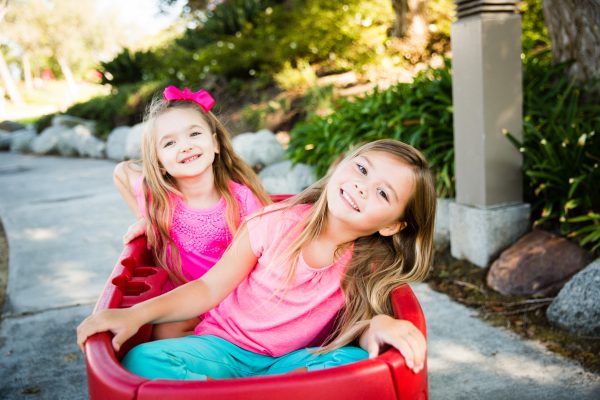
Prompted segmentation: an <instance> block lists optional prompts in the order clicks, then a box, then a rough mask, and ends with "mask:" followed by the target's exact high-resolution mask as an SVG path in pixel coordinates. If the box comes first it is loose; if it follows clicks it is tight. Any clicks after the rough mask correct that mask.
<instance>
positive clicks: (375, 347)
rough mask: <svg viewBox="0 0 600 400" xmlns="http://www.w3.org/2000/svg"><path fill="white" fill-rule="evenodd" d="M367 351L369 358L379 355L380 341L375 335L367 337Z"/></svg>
mask: <svg viewBox="0 0 600 400" xmlns="http://www.w3.org/2000/svg"><path fill="white" fill-rule="evenodd" d="M367 353H369V358H375V357H377V356H378V355H379V343H377V340H375V336H373V335H370V336H369V338H368V339H367Z"/></svg>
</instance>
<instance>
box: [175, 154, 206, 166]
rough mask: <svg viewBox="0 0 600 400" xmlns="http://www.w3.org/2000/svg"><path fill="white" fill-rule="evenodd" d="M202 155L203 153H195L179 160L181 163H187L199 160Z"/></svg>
mask: <svg viewBox="0 0 600 400" xmlns="http://www.w3.org/2000/svg"><path fill="white" fill-rule="evenodd" d="M200 156H201V154H195V155H193V156H190V157H187V158H184V159H183V160H181V161H179V163H180V164H187V163H190V162H192V161H194V160H197V159H199V158H200Z"/></svg>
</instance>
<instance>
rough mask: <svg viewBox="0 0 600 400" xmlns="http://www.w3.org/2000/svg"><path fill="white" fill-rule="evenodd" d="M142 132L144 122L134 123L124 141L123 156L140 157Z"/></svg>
mask: <svg viewBox="0 0 600 400" xmlns="http://www.w3.org/2000/svg"><path fill="white" fill-rule="evenodd" d="M143 134H144V123H143V122H142V123H139V124H137V125H134V126H133V127H132V128H131V130H130V131H129V135H127V141H126V142H125V158H127V159H129V160H141V159H142V135H143Z"/></svg>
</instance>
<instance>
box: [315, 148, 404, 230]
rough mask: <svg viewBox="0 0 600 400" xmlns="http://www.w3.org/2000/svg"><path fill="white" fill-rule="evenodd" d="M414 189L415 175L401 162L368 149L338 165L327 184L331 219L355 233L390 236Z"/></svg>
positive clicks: (398, 226)
mask: <svg viewBox="0 0 600 400" xmlns="http://www.w3.org/2000/svg"><path fill="white" fill-rule="evenodd" d="M414 188H415V176H414V172H413V170H412V169H411V167H410V166H409V165H408V164H407V163H406V162H404V161H402V160H400V159H398V158H397V157H394V156H392V155H390V154H388V153H385V152H382V151H369V152H366V153H364V154H362V155H359V156H357V157H355V158H352V159H350V160H348V161H346V162H344V163H342V164H340V165H339V166H338V167H337V168H336V170H335V172H334V173H333V174H332V175H331V178H330V179H329V182H328V183H327V188H326V190H327V206H328V210H329V213H330V217H331V218H335V219H336V220H338V221H340V222H342V224H343V226H344V227H347V229H351V230H353V231H355V232H356V233H357V234H358V235H359V236H365V235H370V234H372V233H375V232H379V233H380V234H381V235H383V236H390V235H393V234H394V233H396V232H398V231H399V230H400V229H402V228H403V227H404V223H403V222H402V215H403V214H404V211H405V209H406V205H407V204H408V201H409V200H410V198H411V197H412V195H413V192H414V190H415V189H414Z"/></svg>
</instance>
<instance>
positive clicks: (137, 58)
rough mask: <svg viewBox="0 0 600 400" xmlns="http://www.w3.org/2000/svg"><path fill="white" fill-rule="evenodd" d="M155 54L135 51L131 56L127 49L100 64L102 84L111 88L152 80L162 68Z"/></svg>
mask: <svg viewBox="0 0 600 400" xmlns="http://www.w3.org/2000/svg"><path fill="white" fill-rule="evenodd" d="M162 67H163V66H162V64H161V63H160V62H159V59H158V57H157V55H156V53H155V52H152V51H137V52H134V53H133V54H132V53H131V51H130V50H129V49H127V48H125V49H123V50H122V51H121V52H120V53H119V54H117V56H116V57H115V58H113V59H112V60H110V61H106V62H101V63H100V72H101V73H102V83H103V84H111V85H113V86H118V85H123V84H128V83H136V82H141V81H148V80H153V79H154V78H155V77H154V72H153V71H156V70H159V69H160V68H162Z"/></svg>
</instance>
